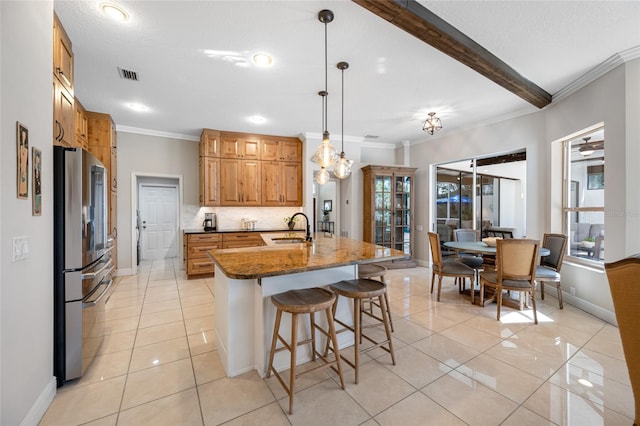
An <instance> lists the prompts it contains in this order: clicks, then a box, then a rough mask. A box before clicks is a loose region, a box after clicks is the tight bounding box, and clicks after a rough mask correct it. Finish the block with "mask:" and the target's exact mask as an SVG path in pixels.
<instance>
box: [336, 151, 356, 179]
mask: <svg viewBox="0 0 640 426" xmlns="http://www.w3.org/2000/svg"><path fill="white" fill-rule="evenodd" d="M351 164H352V161H351V160H347V159H346V158H345V157H344V152H342V153H341V154H340V159H339V160H338V162H337V163H336V165H335V167H334V168H333V173H334V174H335V175H336V177H337V178H338V179H346V178H348V177H349V175H351Z"/></svg>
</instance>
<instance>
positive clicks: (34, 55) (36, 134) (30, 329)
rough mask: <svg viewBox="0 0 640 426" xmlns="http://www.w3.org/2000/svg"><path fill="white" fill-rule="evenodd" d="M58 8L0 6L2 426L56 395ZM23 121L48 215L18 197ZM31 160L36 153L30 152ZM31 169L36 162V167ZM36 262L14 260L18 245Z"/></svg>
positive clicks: (30, 418)
mask: <svg viewBox="0 0 640 426" xmlns="http://www.w3.org/2000/svg"><path fill="white" fill-rule="evenodd" d="M52 28H53V3H52V2H51V1H38V2H19V1H15V2H13V1H12V2H9V1H2V2H0V69H1V70H2V71H1V73H0V78H1V80H0V87H1V90H2V96H1V101H0V112H1V117H0V141H2V143H1V145H0V161H1V164H2V166H1V167H0V177H1V178H0V179H1V181H2V193H1V194H0V217H1V218H2V220H1V221H0V241H1V245H0V250H1V252H0V253H1V256H0V264H1V267H0V303H1V305H0V326H1V327H2V329H1V332H0V353H1V354H2V355H1V356H2V358H1V360H0V362H1V364H0V383H1V385H0V389H1V394H0V395H1V399H0V424H3V425H18V424H20V423H21V422H23V421H24V422H26V423H27V424H36V423H37V422H38V420H39V419H40V417H41V416H42V415H43V414H44V411H45V410H46V408H47V406H48V404H49V402H50V401H51V399H52V398H53V396H54V395H55V379H54V377H53V331H52V330H53V299H52V296H53V256H52V243H53V214H52V196H51V193H52V180H53V169H52V160H53V149H52V140H53V134H52V124H51V123H52V117H53V109H52V105H53V99H52V78H53V74H52V69H51V64H52V60H53V57H52V49H51V46H52V45H53V34H52V33H53V30H52ZM16 121H20V122H21V123H22V124H23V125H25V126H26V127H27V128H28V129H29V144H30V146H31V147H37V148H39V149H40V150H41V151H42V216H32V215H31V202H32V199H33V192H32V188H31V179H32V177H31V172H30V173H29V185H30V187H29V199H28V200H19V199H17V198H16V142H15V140H16ZM29 158H30V160H29V161H30V162H31V153H29ZM30 165H31V164H30ZM17 236H25V237H27V238H28V239H29V249H30V254H29V258H28V259H26V260H23V261H19V262H15V263H14V262H12V258H11V253H12V239H13V237H17Z"/></svg>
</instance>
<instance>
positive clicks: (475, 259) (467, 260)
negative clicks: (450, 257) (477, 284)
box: [453, 229, 483, 291]
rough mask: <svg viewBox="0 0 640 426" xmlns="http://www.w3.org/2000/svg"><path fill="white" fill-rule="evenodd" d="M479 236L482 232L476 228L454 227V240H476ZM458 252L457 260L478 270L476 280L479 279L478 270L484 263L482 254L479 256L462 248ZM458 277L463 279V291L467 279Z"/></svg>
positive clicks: (461, 287) (461, 288)
mask: <svg viewBox="0 0 640 426" xmlns="http://www.w3.org/2000/svg"><path fill="white" fill-rule="evenodd" d="M479 236H480V232H479V231H476V230H475V229H454V230H453V240H454V241H459V242H475V241H478V240H479ZM456 254H457V258H456V260H457V261H458V262H462V263H464V264H465V265H467V266H469V267H470V268H473V269H474V270H475V271H476V281H477V275H478V270H480V269H482V263H483V260H482V256H477V255H475V254H472V253H465V252H463V251H460V250H456ZM458 279H459V280H460V281H462V284H461V286H460V290H461V291H462V290H464V288H465V279H464V278H458Z"/></svg>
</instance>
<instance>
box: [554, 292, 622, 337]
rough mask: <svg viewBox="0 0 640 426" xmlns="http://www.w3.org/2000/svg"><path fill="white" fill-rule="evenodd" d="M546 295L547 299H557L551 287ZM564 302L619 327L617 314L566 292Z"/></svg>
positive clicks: (563, 295) (563, 294) (563, 293)
mask: <svg viewBox="0 0 640 426" xmlns="http://www.w3.org/2000/svg"><path fill="white" fill-rule="evenodd" d="M549 290H551V291H549ZM544 295H545V297H549V296H551V297H553V298H554V299H557V297H556V293H555V292H554V290H553V289H552V288H551V286H547V287H546V288H545V292H544ZM562 301H563V302H564V303H566V304H569V305H571V306H573V307H576V308H578V309H580V310H582V311H585V312H586V313H588V314H591V315H593V316H594V317H596V318H599V319H601V320H602V321H606V322H608V323H609V324H611V325H615V326H616V327H617V326H618V321H617V320H616V314H615V312H611V311H608V310H606V309H604V308H603V307H600V306H598V305H594V304H593V303H591V302H587V301H586V300H584V299H580V298H578V297H576V296H572V295H571V294H569V293H566V292H565V291H563V292H562Z"/></svg>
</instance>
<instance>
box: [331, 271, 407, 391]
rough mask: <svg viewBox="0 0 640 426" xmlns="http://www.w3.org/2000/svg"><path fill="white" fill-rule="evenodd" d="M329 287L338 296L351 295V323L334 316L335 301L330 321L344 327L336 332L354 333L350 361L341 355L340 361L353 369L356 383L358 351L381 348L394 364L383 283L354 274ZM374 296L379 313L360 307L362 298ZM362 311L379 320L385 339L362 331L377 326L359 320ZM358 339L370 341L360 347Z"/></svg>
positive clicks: (360, 341)
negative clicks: (352, 358) (355, 276)
mask: <svg viewBox="0 0 640 426" xmlns="http://www.w3.org/2000/svg"><path fill="white" fill-rule="evenodd" d="M329 288H330V289H331V290H333V291H334V292H336V294H338V296H343V297H348V298H350V299H353V326H351V325H349V324H346V323H345V322H343V321H341V320H339V319H337V318H335V314H336V309H337V306H338V304H337V303H336V304H335V305H333V315H334V321H335V322H336V323H338V324H340V325H341V326H342V327H344V328H343V329H341V330H338V331H337V333H341V332H344V331H351V332H352V333H353V334H354V341H355V348H354V360H353V362H351V361H350V360H348V359H347V358H344V357H343V358H342V360H344V362H346V363H347V364H349V365H350V366H351V367H353V368H354V370H355V382H356V384H358V379H359V365H360V354H361V353H365V352H368V351H370V350H372V349H375V348H381V349H383V350H385V351H386V352H388V353H389V354H390V355H391V362H392V363H393V365H396V359H395V355H394V353H393V342H392V341H391V329H390V327H389V311H388V306H387V300H386V298H385V295H386V292H387V285H386V284H385V283H383V282H380V281H376V280H372V279H369V278H358V279H355V280H346V281H340V282H337V283H334V284H331V285H330V286H329ZM376 297H377V298H378V302H377V304H376V306H378V307H379V308H380V316H376V315H375V314H373V313H372V312H369V311H367V310H366V309H364V308H363V305H362V302H363V301H365V300H368V299H373V298H376ZM362 314H366V315H368V316H369V317H371V318H373V319H375V320H377V321H379V322H380V323H381V324H383V325H384V330H385V335H386V339H385V340H380V341H376V340H374V339H373V338H371V337H370V336H367V335H366V334H364V333H363V329H365V328H369V327H374V326H378V325H380V324H367V325H363V324H362ZM362 339H366V340H368V341H369V342H371V343H373V346H370V347H367V348H366V349H360V344H361V343H362ZM327 352H328V347H327V348H326V349H325V353H327Z"/></svg>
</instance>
